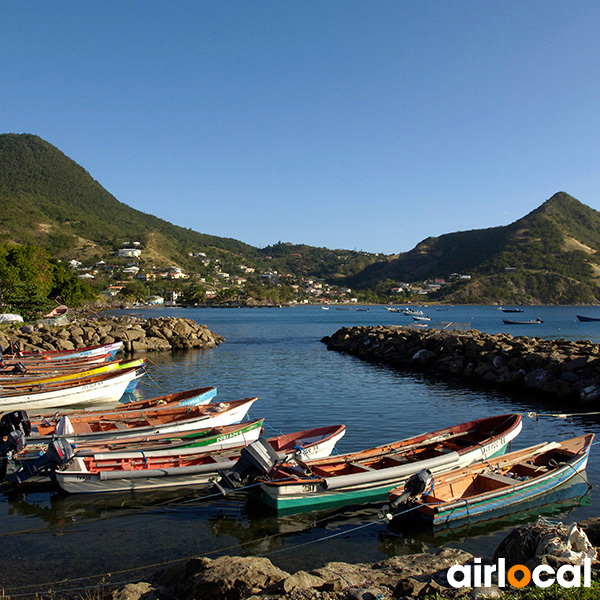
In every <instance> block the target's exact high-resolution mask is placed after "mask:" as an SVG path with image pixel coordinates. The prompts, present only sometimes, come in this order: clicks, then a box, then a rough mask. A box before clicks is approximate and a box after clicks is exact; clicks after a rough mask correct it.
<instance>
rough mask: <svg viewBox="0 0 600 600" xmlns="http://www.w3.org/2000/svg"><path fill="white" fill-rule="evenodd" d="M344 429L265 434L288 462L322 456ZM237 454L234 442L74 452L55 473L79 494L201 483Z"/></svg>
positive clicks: (62, 483)
mask: <svg viewBox="0 0 600 600" xmlns="http://www.w3.org/2000/svg"><path fill="white" fill-rule="evenodd" d="M340 428H341V429H340ZM343 433H344V428H343V426H333V427H321V428H318V429H314V430H304V431H300V432H297V433H292V434H287V435H284V436H278V437H275V438H269V439H268V440H267V442H268V443H269V444H270V445H271V447H272V448H274V449H275V450H276V451H277V452H278V453H280V454H281V455H282V460H288V461H291V460H294V459H295V457H296V455H298V454H301V453H303V452H304V453H309V454H311V455H317V456H326V455H327V453H330V452H331V450H332V449H333V446H332V445H331V439H332V438H337V439H339V438H340V437H341V435H343ZM340 434H341V435H340ZM323 442H325V443H323ZM300 448H301V449H300ZM239 456H240V448H239V447H238V448H236V449H234V448H230V449H226V450H219V451H217V452H205V451H204V452H196V453H190V452H186V453H180V454H177V453H173V454H169V455H158V454H157V455H152V454H145V453H144V454H143V455H142V454H140V453H139V452H138V453H137V455H136V456H130V455H125V456H122V457H118V455H115V454H114V453H110V454H109V455H107V456H101V455H95V456H93V457H87V456H79V455H77V456H75V457H74V458H73V460H72V461H71V462H69V463H68V464H67V465H65V466H64V467H61V468H60V469H57V470H56V471H55V477H56V481H57V482H58V484H59V486H60V487H61V488H62V489H63V490H64V491H66V492H69V493H80V494H81V493H94V492H119V491H132V490H152V489H158V488H167V487H171V488H172V487H184V486H193V485H199V484H206V483H208V482H209V481H210V480H211V479H212V478H214V477H215V476H217V475H218V473H219V471H222V470H227V469H230V468H232V467H233V466H234V465H235V463H236V462H237V460H238V459H239Z"/></svg>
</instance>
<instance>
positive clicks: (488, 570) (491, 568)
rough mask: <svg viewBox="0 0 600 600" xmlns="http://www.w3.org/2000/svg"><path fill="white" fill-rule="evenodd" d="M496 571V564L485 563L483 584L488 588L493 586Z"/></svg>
mask: <svg viewBox="0 0 600 600" xmlns="http://www.w3.org/2000/svg"><path fill="white" fill-rule="evenodd" d="M503 560H504V559H503ZM495 571H496V565H485V567H483V572H484V576H483V586H484V587H487V588H489V587H492V575H493V574H494V573H495Z"/></svg>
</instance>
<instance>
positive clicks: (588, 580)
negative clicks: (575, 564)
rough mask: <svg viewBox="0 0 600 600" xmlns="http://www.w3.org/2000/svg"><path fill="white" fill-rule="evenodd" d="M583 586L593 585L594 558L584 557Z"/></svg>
mask: <svg viewBox="0 0 600 600" xmlns="http://www.w3.org/2000/svg"><path fill="white" fill-rule="evenodd" d="M583 587H592V559H591V558H584V559H583Z"/></svg>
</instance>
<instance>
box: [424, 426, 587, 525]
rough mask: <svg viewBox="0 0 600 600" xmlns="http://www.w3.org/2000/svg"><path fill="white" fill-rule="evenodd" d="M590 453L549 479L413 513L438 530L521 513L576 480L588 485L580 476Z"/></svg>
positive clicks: (548, 476) (543, 477) (544, 477)
mask: <svg viewBox="0 0 600 600" xmlns="http://www.w3.org/2000/svg"><path fill="white" fill-rule="evenodd" d="M592 437H593V436H592ZM589 452H590V446H588V447H587V449H586V450H585V452H583V453H582V454H581V455H580V456H576V457H575V458H573V460H571V461H569V462H567V463H565V464H564V465H563V466H561V467H559V468H557V469H554V470H553V471H551V472H549V473H548V474H546V475H542V476H539V477H533V478H531V479H529V480H525V481H522V482H518V483H515V484H514V485H511V486H508V487H504V488H500V489H498V490H496V491H490V492H487V493H484V494H480V495H477V496H474V497H471V498H468V499H458V500H456V501H454V502H449V503H439V504H437V505H435V506H429V505H427V504H424V505H420V506H419V508H418V509H417V510H416V511H412V512H413V513H414V516H416V517H418V518H419V519H421V520H423V521H426V522H428V523H430V524H431V525H433V526H434V527H440V526H447V525H448V524H449V523H451V522H452V523H453V524H456V525H460V524H461V522H464V521H470V520H474V519H477V518H480V519H481V518H484V517H485V518H492V517H493V514H494V513H500V514H502V513H506V512H507V511H508V510H510V508H511V507H512V508H514V510H518V508H519V507H520V506H522V505H523V503H525V502H527V501H530V500H534V499H536V498H537V497H539V496H543V495H545V494H548V493H549V492H551V491H552V490H555V489H557V488H559V487H561V486H564V485H565V484H567V483H568V482H570V481H571V480H573V479H574V478H575V477H580V478H581V480H582V481H585V478H584V476H583V475H580V474H582V473H583V472H584V471H585V468H586V466H587V462H588V459H589Z"/></svg>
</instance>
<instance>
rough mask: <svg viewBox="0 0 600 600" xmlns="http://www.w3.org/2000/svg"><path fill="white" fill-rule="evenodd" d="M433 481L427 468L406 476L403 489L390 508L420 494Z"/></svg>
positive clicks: (396, 506)
mask: <svg viewBox="0 0 600 600" xmlns="http://www.w3.org/2000/svg"><path fill="white" fill-rule="evenodd" d="M432 481H433V475H432V474H431V471H430V470H429V469H423V470H422V471H419V472H418V473H415V474H414V475H411V476H410V477H409V478H408V481H407V482H406V483H405V484H404V491H403V492H402V494H400V496H398V498H397V499H396V500H394V501H393V502H392V505H391V506H392V509H394V508H398V507H399V506H401V505H402V504H406V503H407V502H408V501H409V500H410V499H411V498H415V497H416V496H419V495H421V494H422V493H423V492H424V491H425V490H426V489H427V488H428V487H429V486H430V485H431V482H432Z"/></svg>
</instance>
